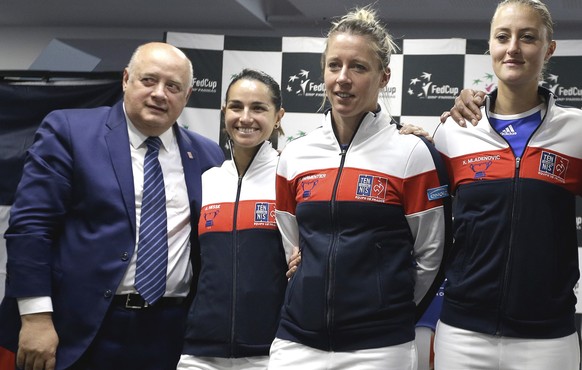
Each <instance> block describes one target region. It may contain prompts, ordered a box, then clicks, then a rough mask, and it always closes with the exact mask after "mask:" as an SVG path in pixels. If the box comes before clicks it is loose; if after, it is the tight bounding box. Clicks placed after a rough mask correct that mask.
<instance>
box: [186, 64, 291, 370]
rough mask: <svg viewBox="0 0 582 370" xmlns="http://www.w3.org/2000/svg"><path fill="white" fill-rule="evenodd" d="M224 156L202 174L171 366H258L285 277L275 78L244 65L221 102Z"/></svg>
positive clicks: (271, 330)
mask: <svg viewBox="0 0 582 370" xmlns="http://www.w3.org/2000/svg"><path fill="white" fill-rule="evenodd" d="M222 111H223V113H224V124H225V129H226V132H227V134H228V136H229V144H230V151H231V159H230V160H227V161H225V162H224V164H223V165H222V166H221V167H215V168H213V169H210V170H208V171H206V172H205V173H204V175H203V176H202V210H201V213H200V221H199V225H198V233H199V240H200V250H201V270H200V277H199V280H198V289H197V292H196V296H195V298H194V302H193V304H192V306H191V307H190V311H189V313H188V323H187V332H186V338H185V345H184V350H183V355H182V357H181V359H180V363H179V364H178V369H184V370H186V369H206V370H210V369H212V370H218V369H233V370H234V369H249V370H259V369H266V367H267V363H268V354H269V346H270V344H271V342H272V340H273V338H274V336H275V331H276V328H277V323H278V318H279V312H280V307H281V303H282V301H283V294H284V292H285V286H286V284H287V278H286V276H285V272H286V271H287V263H286V261H287V259H286V254H285V251H284V249H283V245H282V243H281V236H280V234H279V231H278V230H277V225H276V223H275V174H276V166H277V160H278V154H279V153H278V152H277V151H276V150H275V149H273V147H272V146H271V143H270V142H269V141H268V140H269V138H270V137H271V135H272V134H273V132H277V133H279V134H281V133H282V129H281V118H282V117H283V115H284V113H285V111H284V109H283V108H282V107H281V91H280V89H279V84H277V82H275V80H273V78H272V77H271V76H269V75H267V74H265V73H263V72H260V71H256V70H251V69H245V70H243V71H242V72H241V73H239V74H238V75H236V76H235V77H234V78H233V80H232V81H231V83H230V85H229V86H228V89H227V91H226V98H225V104H224V106H223V108H222Z"/></svg>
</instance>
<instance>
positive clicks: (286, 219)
mask: <svg viewBox="0 0 582 370" xmlns="http://www.w3.org/2000/svg"><path fill="white" fill-rule="evenodd" d="M295 189H296V188H295V186H294V181H292V180H289V179H288V178H287V162H286V159H285V156H284V153H283V154H281V157H280V158H279V164H278V166H277V179H276V191H277V195H276V197H277V200H276V211H275V217H276V221H277V227H278V228H279V231H280V232H281V237H282V240H283V247H284V248H285V257H286V260H287V262H289V258H290V257H291V254H292V253H293V247H299V227H298V225H297V219H296V217H295V208H296V206H297V204H296V201H295V192H296V190H295Z"/></svg>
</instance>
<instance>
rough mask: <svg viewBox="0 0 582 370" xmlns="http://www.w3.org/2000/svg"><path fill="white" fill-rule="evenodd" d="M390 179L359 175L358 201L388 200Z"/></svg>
mask: <svg viewBox="0 0 582 370" xmlns="http://www.w3.org/2000/svg"><path fill="white" fill-rule="evenodd" d="M387 188H388V179H386V178H384V177H379V176H372V175H359V176H358V185H357V187H356V199H368V200H373V201H382V202H383V201H384V200H385V199H386V189H387Z"/></svg>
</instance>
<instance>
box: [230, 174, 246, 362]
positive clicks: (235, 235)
mask: <svg viewBox="0 0 582 370" xmlns="http://www.w3.org/2000/svg"><path fill="white" fill-rule="evenodd" d="M242 180H243V177H242V176H239V178H238V183H237V189H236V199H235V202H234V212H233V220H232V297H231V299H232V304H231V307H230V309H231V312H230V317H231V321H230V354H231V356H233V357H234V332H235V326H236V315H235V312H236V285H237V284H236V265H237V260H238V258H237V256H238V230H237V225H236V224H237V222H236V221H237V218H238V203H239V200H240V193H241V188H242Z"/></svg>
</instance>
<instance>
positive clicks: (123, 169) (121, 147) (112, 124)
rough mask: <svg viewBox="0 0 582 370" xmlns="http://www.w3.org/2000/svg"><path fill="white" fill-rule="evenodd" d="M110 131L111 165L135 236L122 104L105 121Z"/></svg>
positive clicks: (130, 175)
mask: <svg viewBox="0 0 582 370" xmlns="http://www.w3.org/2000/svg"><path fill="white" fill-rule="evenodd" d="M107 127H109V129H110V131H109V132H108V133H106V134H105V141H106V143H107V148H108V150H109V157H110V159H111V164H112V165H113V169H114V171H115V175H116V177H117V182H118V183H119V188H120V190H121V194H122V197H123V202H124V203H125V208H126V209H127V215H128V217H129V219H130V224H131V227H132V230H133V233H134V235H135V222H136V221H135V191H134V186H133V170H132V167H131V152H130V149H129V145H130V144H129V134H128V133H127V123H126V122H125V114H124V113H123V106H122V103H118V104H116V105H115V106H113V108H112V109H111V115H110V116H109V119H108V121H107Z"/></svg>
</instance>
